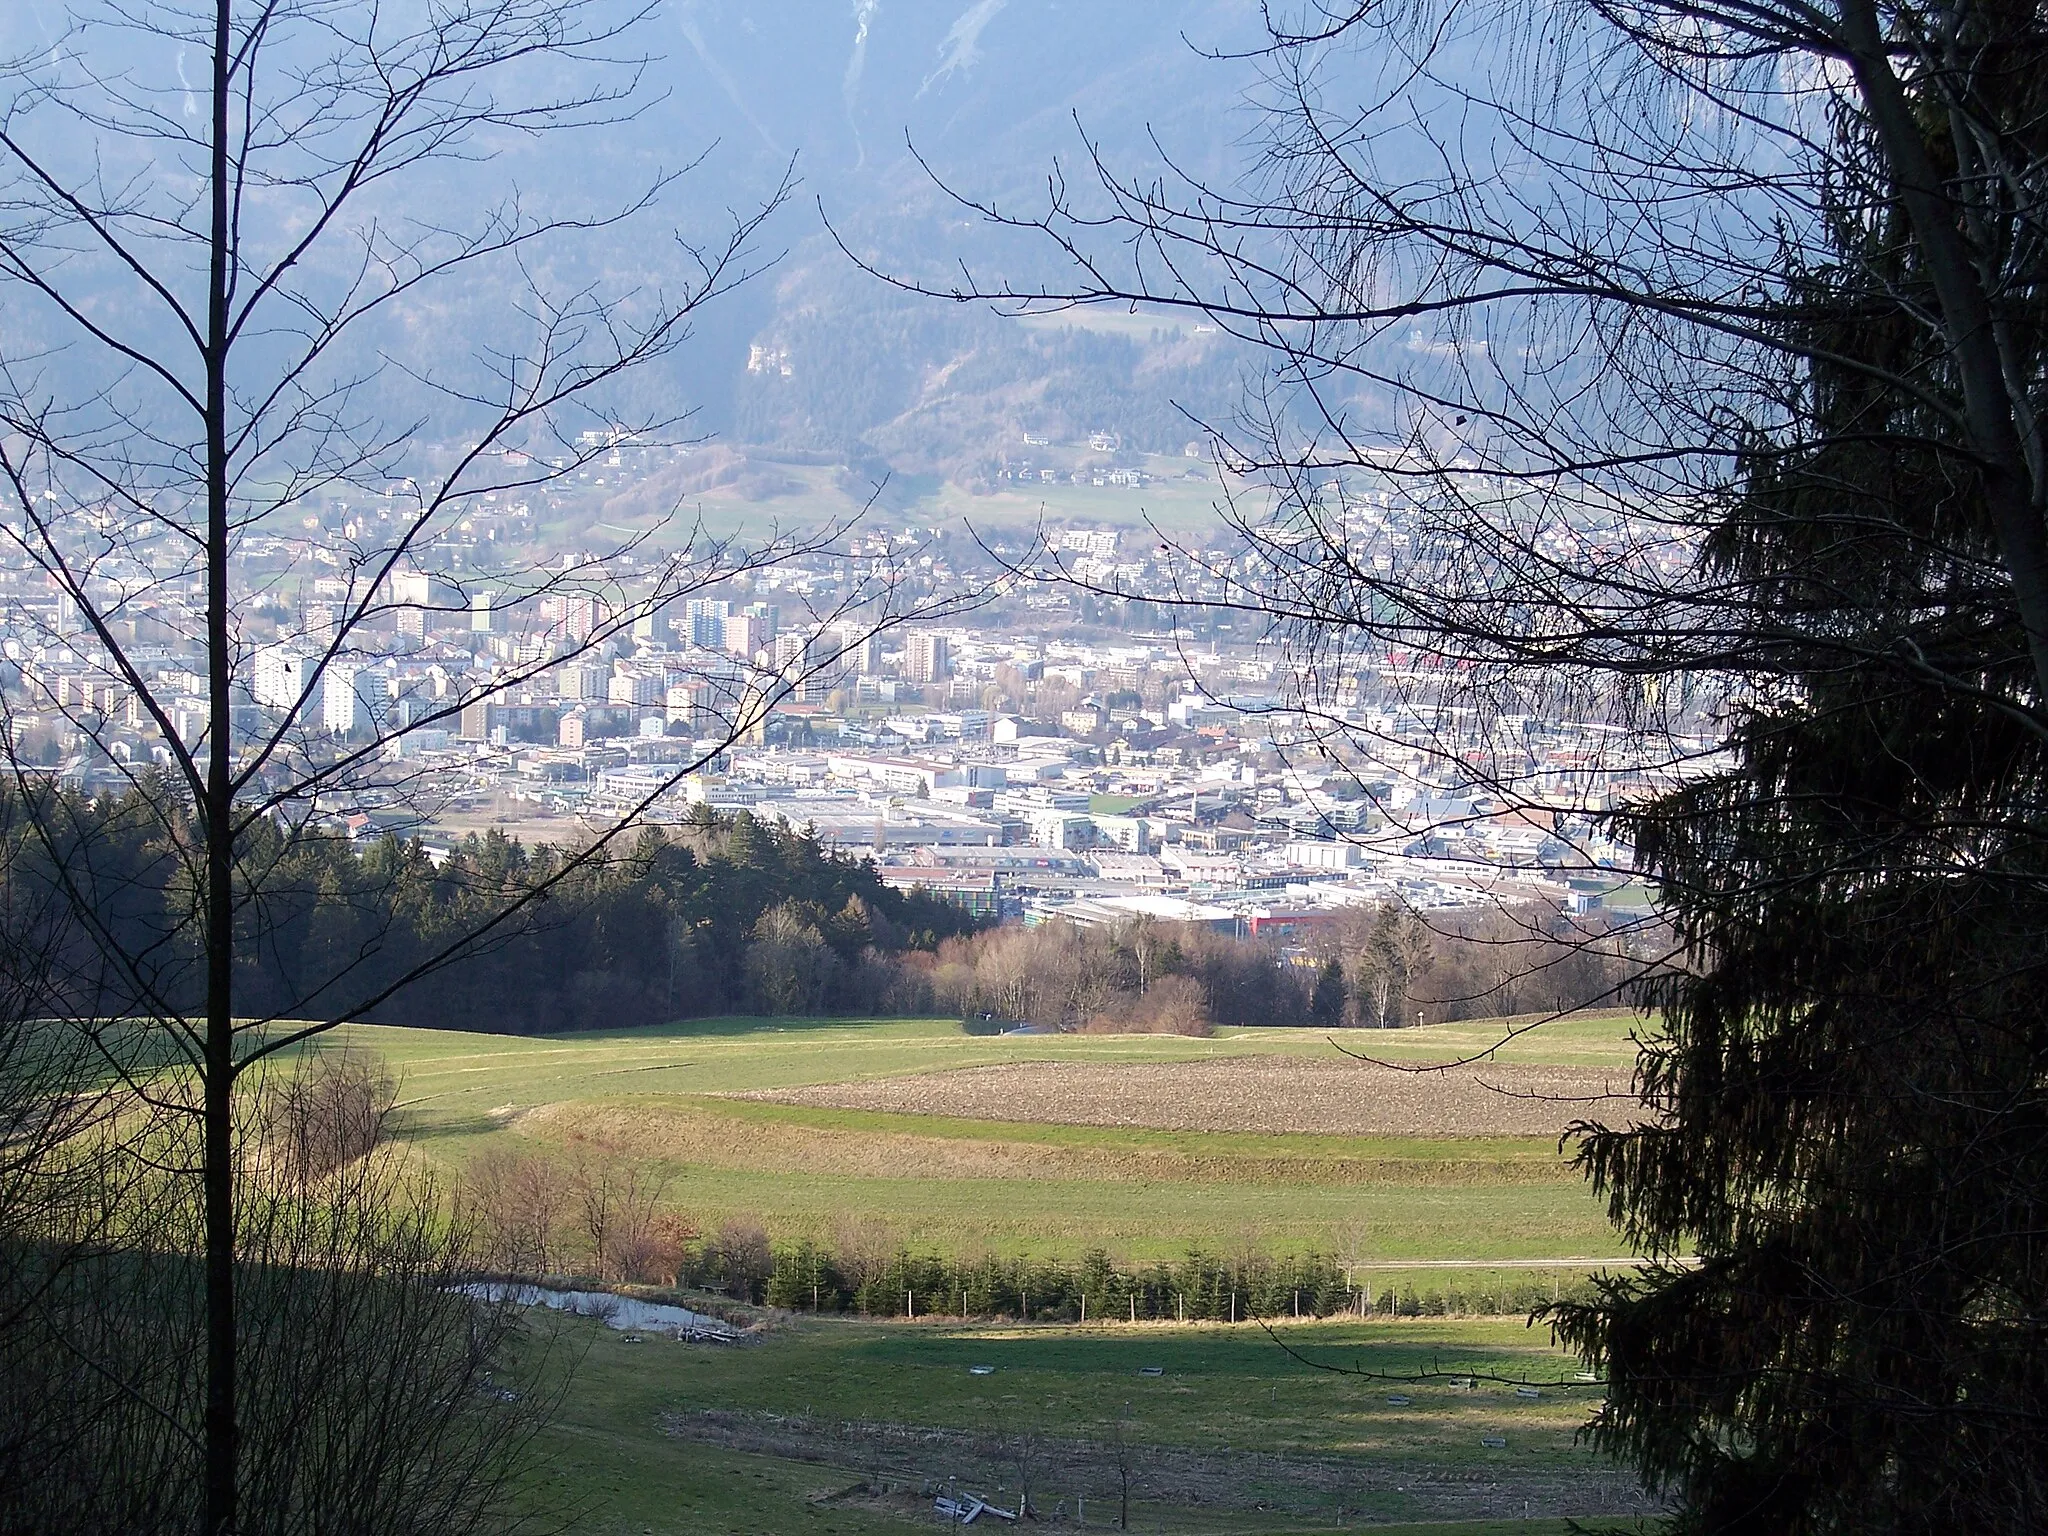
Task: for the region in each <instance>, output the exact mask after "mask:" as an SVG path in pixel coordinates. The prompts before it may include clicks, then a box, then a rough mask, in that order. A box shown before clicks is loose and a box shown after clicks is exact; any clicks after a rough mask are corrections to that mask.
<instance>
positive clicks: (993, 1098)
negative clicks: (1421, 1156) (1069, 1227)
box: [741, 1056, 1639, 1136]
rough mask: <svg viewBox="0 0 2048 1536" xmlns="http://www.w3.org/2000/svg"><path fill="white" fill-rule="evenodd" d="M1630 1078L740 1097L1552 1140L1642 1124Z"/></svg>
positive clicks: (1106, 1080)
mask: <svg viewBox="0 0 2048 1536" xmlns="http://www.w3.org/2000/svg"><path fill="white" fill-rule="evenodd" d="M1627 1089H1628V1076H1627V1074H1625V1073H1617V1072H1608V1071H1601V1070H1599V1069H1596V1068H1586V1067H1534V1066H1512V1065H1487V1066H1476V1067H1457V1068H1447V1069H1444V1070H1441V1071H1432V1072H1404V1071H1399V1070H1397V1069H1394V1068H1391V1067H1381V1066H1375V1065H1372V1064H1369V1063H1366V1062H1352V1061H1344V1062H1333V1061H1313V1060H1310V1061H1299V1060H1286V1059H1283V1058H1276V1057H1271V1056H1241V1057H1234V1058H1229V1059H1226V1060H1222V1061H1190V1062H1171V1063H1167V1062H1157V1063H1154V1062H1144V1063H1119V1064H1116V1065H1097V1064H1095V1063H1092V1062H1071V1061H1033V1062H1009V1063H1005V1064H1003V1065H1000V1066H985V1067H963V1068H959V1069H957V1070H955V1071H950V1072H930V1073H923V1074H919V1075H917V1076H911V1077H889V1078H879V1079H876V1080H874V1081H870V1082H856V1083H824V1084H820V1085H818V1086H815V1087H809V1088H790V1089H780V1090H776V1091H774V1092H764V1093H754V1094H746V1095H741V1097H746V1098H757V1099H770V1100H774V1101H776V1102H778V1103H784V1104H816V1105H828V1106H831V1107H833V1108H837V1109H864V1110H875V1111H880V1112H884V1113H892V1114H910V1115H949V1116H957V1117H960V1118H962V1119H969V1120H1011V1121H1038V1122H1043V1123H1048V1124H1053V1125H1101V1126H1133V1127H1144V1128H1146V1129H1150V1130H1162V1131H1254V1132H1259V1133H1263V1134H1268V1135H1286V1134H1300V1135H1323V1136H1554V1135H1556V1134H1558V1133H1559V1132H1561V1131H1562V1130H1563V1129H1564V1128H1565V1127H1566V1126H1568V1125H1570V1124H1571V1123H1572V1122H1573V1121H1575V1120H1580V1119H1596V1120H1607V1121H1610V1122H1612V1121H1616V1120H1626V1119H1632V1118H1634V1117H1635V1116H1636V1114H1638V1113H1639V1109H1638V1106H1637V1105H1636V1102H1635V1100H1634V1099H1633V1098H1632V1097H1631V1096H1630V1095H1629V1094H1628V1093H1627Z"/></svg>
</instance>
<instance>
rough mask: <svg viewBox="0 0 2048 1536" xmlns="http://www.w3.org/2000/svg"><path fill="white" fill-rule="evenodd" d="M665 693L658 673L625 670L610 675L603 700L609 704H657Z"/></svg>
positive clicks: (665, 690)
mask: <svg viewBox="0 0 2048 1536" xmlns="http://www.w3.org/2000/svg"><path fill="white" fill-rule="evenodd" d="M666 692H667V689H666V688H665V687H664V686H663V685H662V679H661V674H660V673H659V672H652V671H650V672H641V671H637V670H627V671H621V672H614V673H613V674H612V680H611V685H610V687H609V688H608V689H607V690H606V692H605V700H606V702H607V703H611V704H659V703H661V702H662V700H663V697H664V695H665V694H666Z"/></svg>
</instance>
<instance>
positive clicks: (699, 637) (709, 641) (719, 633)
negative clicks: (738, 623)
mask: <svg viewBox="0 0 2048 1536" xmlns="http://www.w3.org/2000/svg"><path fill="white" fill-rule="evenodd" d="M731 616H732V604H731V603H729V602H727V601H726V600H725V599H724V598H722V597H693V598H691V599H690V601H689V603H688V605H687V606H686V607H685V608H684V609H683V617H684V620H685V622H686V623H687V624H688V625H689V632H690V643H691V644H692V645H701V646H703V647H704V648H705V649H706V650H712V651H717V650H723V649H724V648H725V621H726V620H727V619H728V618H730V617H731Z"/></svg>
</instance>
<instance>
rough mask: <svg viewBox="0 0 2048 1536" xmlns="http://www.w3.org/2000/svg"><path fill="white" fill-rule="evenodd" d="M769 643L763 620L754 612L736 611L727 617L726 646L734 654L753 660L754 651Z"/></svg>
mask: <svg viewBox="0 0 2048 1536" xmlns="http://www.w3.org/2000/svg"><path fill="white" fill-rule="evenodd" d="M767 643H768V637H767V635H766V634H765V633H764V632H763V625H762V621H761V620H760V619H759V618H758V617H757V616H755V615H754V614H751V613H735V614H732V615H730V616H729V617H728V618H727V619H726V621H725V648H726V649H727V650H728V651H731V652H732V653H733V655H735V656H744V657H746V658H748V659H749V660H752V658H753V655H754V653H755V652H756V651H758V650H760V649H761V647H762V646H764V645H766V644H767Z"/></svg>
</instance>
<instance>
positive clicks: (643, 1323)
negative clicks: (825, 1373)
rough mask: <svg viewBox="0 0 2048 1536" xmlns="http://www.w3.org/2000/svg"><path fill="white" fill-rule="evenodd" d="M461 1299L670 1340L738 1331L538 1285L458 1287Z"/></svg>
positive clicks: (680, 1313) (602, 1295) (654, 1307)
mask: <svg viewBox="0 0 2048 1536" xmlns="http://www.w3.org/2000/svg"><path fill="white" fill-rule="evenodd" d="M457 1289H459V1290H461V1291H462V1292H463V1294H464V1295H468V1296H474V1297H476V1298H477V1299H478V1300H480V1301H509V1302H512V1303H514V1304H515V1305H517V1306H522V1307H552V1308H554V1309H555V1310H556V1311H557V1312H571V1313H574V1314H575V1315H576V1316H577V1317H594V1318H596V1319H597V1320H598V1321H599V1322H601V1323H603V1324H604V1325H605V1326H606V1327H607V1328H616V1329H618V1330H619V1331H620V1332H621V1333H660V1334H667V1335H668V1336H670V1337H671V1338H682V1337H689V1338H716V1339H730V1338H736V1337H737V1336H738V1332H739V1330H737V1329H736V1328H734V1327H733V1326H732V1325H731V1324H730V1323H727V1322H725V1321H723V1320H722V1319H720V1318H716V1317H711V1316H708V1315H706V1314H705V1313H702V1312H692V1311H691V1310H690V1309H689V1308H688V1307H672V1306H669V1305H668V1304H666V1303H665V1302H659V1301H642V1300H640V1299H639V1298H638V1297H635V1296H614V1295H613V1294H612V1293H611V1292H610V1291H554V1290H549V1289H548V1288H547V1287H545V1286H539V1285H512V1284H509V1283H505V1282H502V1281H477V1282H475V1283H473V1284H470V1285H464V1286H459V1287H457Z"/></svg>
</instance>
